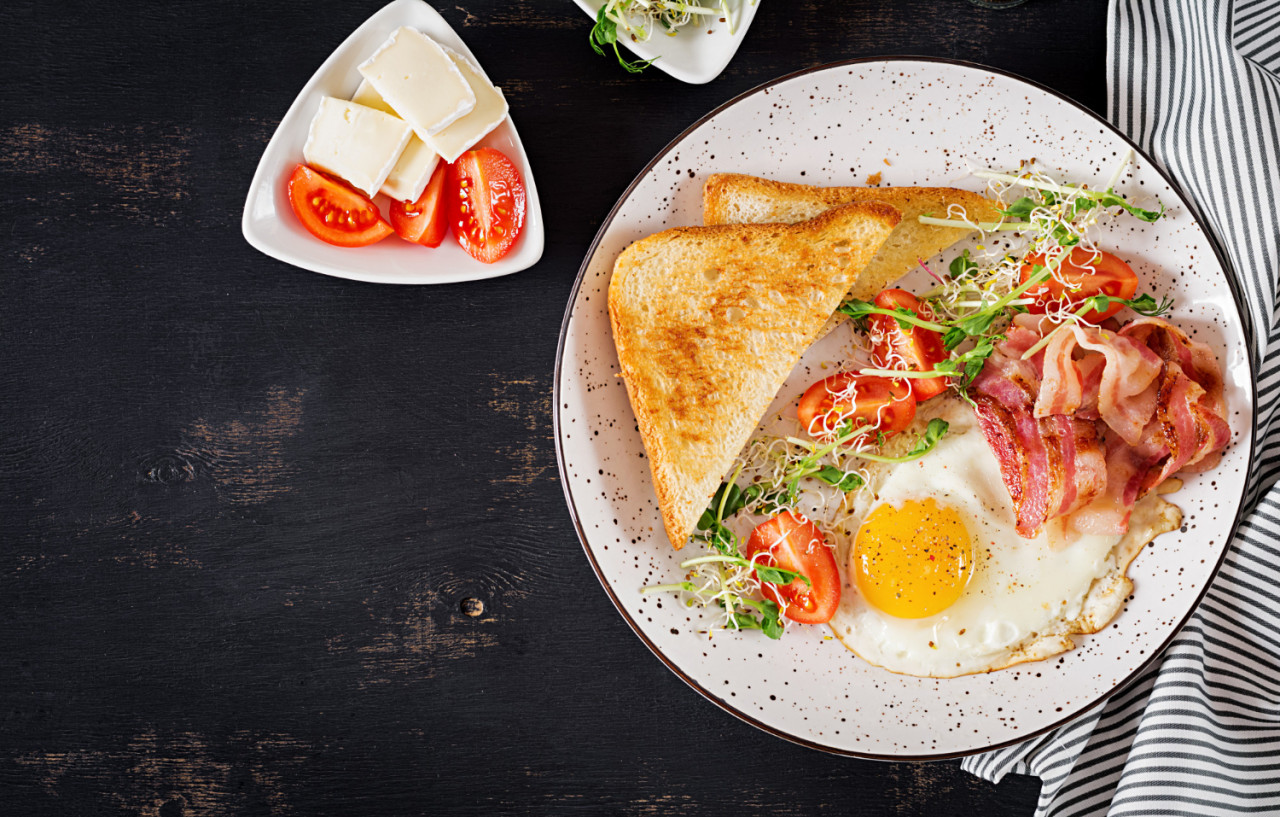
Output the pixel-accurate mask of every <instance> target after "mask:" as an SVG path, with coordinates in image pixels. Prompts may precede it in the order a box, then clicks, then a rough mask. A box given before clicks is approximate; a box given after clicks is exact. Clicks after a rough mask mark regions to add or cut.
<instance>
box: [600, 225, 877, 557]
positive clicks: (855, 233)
mask: <svg viewBox="0 0 1280 817" xmlns="http://www.w3.org/2000/svg"><path fill="white" fill-rule="evenodd" d="M899 219H900V216H899V214H898V211H897V210H895V209H894V208H892V207H890V206H889V205H887V204H882V203H878V202H873V203H857V204H850V205H846V206H842V207H837V208H835V209H831V210H828V211H827V212H825V213H823V214H822V215H820V216H818V217H817V218H814V219H811V220H809V221H805V222H801V223H799V224H750V225H721V226H708V227H685V228H678V229H674V230H666V231H664V232H661V233H657V234H656V235H652V236H649V237H648V238H644V239H641V240H639V241H637V242H635V243H634V244H632V245H631V246H630V247H628V248H627V249H626V250H625V251H623V253H622V255H620V256H619V257H618V260H617V262H616V263H615V264H614V270H613V279H612V281H611V282H610V285H609V320H610V323H611V325H612V327H613V339H614V344H615V345H616V346H617V349H618V360H619V362H620V363H621V366H622V376H623V379H624V380H625V381H626V387H627V394H628V396H629V397H630V398H631V406H632V408H633V409H634V410H635V415H636V420H637V423H638V425H639V428H640V435H641V437H642V438H643V440H644V446H645V450H646V451H647V452H648V455H649V464H650V467H651V468H652V470H653V484H654V490H655V492H656V493H657V495H658V504H659V507H660V509H661V511H662V520H663V524H664V525H665V527H666V531H667V536H668V537H669V538H670V540H671V544H672V545H674V546H675V547H677V548H679V547H682V546H683V545H684V543H685V541H686V540H687V539H688V538H689V535H690V534H691V533H692V532H693V530H694V528H695V526H696V524H697V521H698V517H699V516H701V515H702V512H703V510H705V509H706V507H707V503H708V501H709V500H710V499H711V496H712V495H713V494H714V493H715V490H716V488H717V487H719V485H720V481H721V479H722V478H723V477H724V475H725V473H726V472H727V471H728V470H729V468H730V466H731V465H732V464H733V461H734V459H735V458H736V457H737V456H738V454H739V452H740V451H741V450H742V448H743V447H744V446H745V445H746V444H747V442H748V441H749V440H750V437H751V434H752V432H753V431H754V430H755V428H756V425H757V424H758V423H759V422H760V419H761V417H763V416H764V413H765V411H766V410H767V409H768V407H769V404H770V403H771V402H772V401H773V399H774V397H776V396H777V394H778V390H779V389H780V388H781V387H782V384H783V382H784V381H785V380H786V378H787V375H788V374H790V373H791V370H792V368H794V367H795V365H796V362H797V361H798V360H799V359H800V356H801V355H802V354H803V353H804V351H805V350H806V349H807V348H808V347H809V346H810V344H811V343H812V342H813V341H814V339H815V338H816V337H818V335H819V333H820V332H821V330H822V328H823V325H824V324H825V323H826V321H827V319H828V318H829V317H830V316H831V314H832V312H834V311H835V308H836V307H837V306H839V304H840V301H841V299H842V298H843V297H844V295H845V293H846V292H848V291H849V288H850V287H851V286H852V285H853V284H854V283H855V281H856V280H857V278H858V275H859V274H860V273H861V271H862V270H863V268H864V267H865V266H866V265H867V263H868V262H869V261H870V260H871V258H872V257H873V256H874V255H875V253H876V251H877V250H878V249H879V248H880V246H881V244H883V243H884V241H885V239H886V238H887V237H888V236H889V234H890V233H891V232H892V231H893V228H894V227H895V226H896V225H897V224H898V221H899Z"/></svg>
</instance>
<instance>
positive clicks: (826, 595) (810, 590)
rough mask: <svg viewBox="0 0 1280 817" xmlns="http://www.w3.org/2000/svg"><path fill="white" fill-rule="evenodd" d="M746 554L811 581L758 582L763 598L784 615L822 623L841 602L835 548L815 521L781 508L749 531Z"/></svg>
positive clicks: (794, 619) (758, 561) (808, 621)
mask: <svg viewBox="0 0 1280 817" xmlns="http://www.w3.org/2000/svg"><path fill="white" fill-rule="evenodd" d="M747 558H748V559H752V560H754V561H755V562H757V563H758V564H767V565H772V566H773V567H780V568H782V569H783V570H791V571H794V572H796V573H799V574H800V575H802V576H804V577H805V578H807V579H808V580H809V581H810V582H811V584H805V583H804V581H803V580H802V579H795V580H794V581H792V582H791V583H790V584H785V585H782V586H781V587H779V586H778V585H776V584H773V583H771V582H761V584H760V589H761V590H762V592H763V593H764V596H765V598H767V599H769V600H770V601H773V602H776V603H777V605H778V606H779V607H781V608H782V610H783V615H785V616H786V617H787V618H789V619H791V620H792V621H798V622H799V623H801V624H824V623H826V622H828V621H830V620H831V617H832V616H834V615H835V613H836V608H837V607H839V606H840V571H839V569H838V568H837V567H836V555H835V552H834V551H833V550H832V549H831V548H830V547H827V543H826V539H825V538H824V537H823V535H822V531H820V530H818V526H817V525H815V524H813V523H812V522H810V521H809V520H807V519H805V518H804V517H803V516H799V515H798V514H794V513H792V512H791V511H783V512H782V513H780V514H778V515H777V516H775V517H773V518H772V519H769V520H766V521H764V522H761V523H760V524H759V525H758V526H757V527H756V529H755V530H754V531H752V532H751V538H750V540H748V541H747Z"/></svg>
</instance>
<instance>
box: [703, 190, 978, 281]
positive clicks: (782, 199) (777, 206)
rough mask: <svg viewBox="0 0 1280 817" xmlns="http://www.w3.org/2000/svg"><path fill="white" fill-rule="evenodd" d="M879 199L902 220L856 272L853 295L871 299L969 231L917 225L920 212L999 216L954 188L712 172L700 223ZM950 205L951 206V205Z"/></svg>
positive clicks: (792, 217) (779, 218)
mask: <svg viewBox="0 0 1280 817" xmlns="http://www.w3.org/2000/svg"><path fill="white" fill-rule="evenodd" d="M858 201H882V202H884V203H886V204H888V205H889V206H891V207H893V208H894V209H896V210H898V211H899V212H900V213H902V221H901V223H899V224H898V227H897V229H895V230H894V231H893V234H892V235H890V236H889V239H888V241H886V242H885V243H884V246H882V247H881V248H880V251H879V252H877V253H876V256H875V258H873V259H872V260H871V263H870V264H868V265H867V268H866V270H864V271H863V273H862V275H860V276H859V277H858V280H857V283H856V284H854V287H853V290H852V291H851V292H850V293H849V294H850V296H851V297H854V298H861V299H863V300H870V299H872V298H874V297H875V296H876V294H877V293H879V292H880V290H882V289H884V288H885V287H887V286H889V285H890V284H892V283H893V282H895V281H897V280H898V279H899V278H901V277H902V276H903V275H906V274H907V273H908V272H910V271H911V270H912V269H914V268H915V267H916V265H917V264H919V263H920V261H922V260H927V259H929V258H932V257H933V256H935V255H937V254H938V253H940V252H942V251H943V250H945V249H946V248H947V247H950V246H951V245H952V244H954V243H956V242H957V241H959V240H960V239H962V238H964V237H965V236H969V235H973V232H972V231H971V230H968V229H964V228H956V227H938V226H934V225H929V224H921V223H920V222H919V221H918V218H919V217H920V216H924V215H932V216H937V217H939V218H946V217H948V212H949V211H952V212H953V213H955V214H957V215H958V214H960V213H963V214H964V215H965V216H966V217H967V218H968V219H969V220H971V221H998V220H999V219H1000V213H999V212H998V211H997V210H996V209H995V207H996V205H995V202H993V201H991V200H990V199H987V198H985V197H983V196H980V195H978V194H977V193H973V192H970V191H968V190H958V189H956V188H953V187H812V186H810V185H805V184H789V183H787V182H777V181H773V180H772V179H762V178H759V177H756V176H745V175H742V174H738V173H716V174H713V175H712V176H710V177H708V179H707V182H706V184H705V185H703V188H702V221H703V223H704V224H757V223H769V222H787V223H790V222H794V221H804V220H805V219H810V218H813V217H814V216H816V215H818V214H819V213H822V212H824V211H826V210H829V209H830V208H832V207H838V206H840V205H842V204H849V203H851V202H858ZM953 208H955V209H954V210H953Z"/></svg>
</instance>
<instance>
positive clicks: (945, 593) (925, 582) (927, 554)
mask: <svg viewBox="0 0 1280 817" xmlns="http://www.w3.org/2000/svg"><path fill="white" fill-rule="evenodd" d="M849 569H850V572H852V573H853V576H854V580H855V581H856V582H857V585H858V592H860V593H861V594H862V597H863V598H864V599H866V601H867V603H868V604H871V605H872V606H874V607H876V608H877V609H879V610H882V611H884V612H885V613H888V614H889V615H891V616H896V617H898V618H924V617H925V616H931V615H933V614H935V613H939V612H941V611H943V610H945V609H947V608H948V607H950V606H951V605H952V604H954V603H955V601H956V599H958V598H960V594H961V593H963V592H964V587H965V585H966V584H968V582H969V577H970V576H971V575H972V574H973V542H972V539H971V538H970V536H969V531H968V529H967V528H965V525H964V520H963V519H962V518H961V517H960V514H959V513H958V512H957V511H956V509H955V508H952V507H950V506H947V505H939V504H938V503H937V502H935V501H934V500H932V499H926V500H924V501H923V502H917V501H915V500H910V499H909V500H907V501H905V502H903V503H902V504H901V505H900V506H899V507H896V508H895V507H893V506H892V505H887V504H886V505H881V506H879V507H878V508H876V509H875V510H873V511H872V512H871V513H870V514H869V515H868V516H867V518H866V521H864V522H863V523H862V527H861V528H859V529H858V536H857V539H856V540H855V542H854V545H853V550H852V552H851V553H850V556H849Z"/></svg>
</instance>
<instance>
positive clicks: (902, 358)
mask: <svg viewBox="0 0 1280 817" xmlns="http://www.w3.org/2000/svg"><path fill="white" fill-rule="evenodd" d="M875 304H876V306H878V307H880V308H881V309H898V308H905V309H909V310H911V311H912V312H913V313H915V314H916V315H919V314H920V309H921V307H920V300H919V299H918V298H916V296H914V295H912V294H911V293H910V292H907V291H906V290H905V289H886V290H885V291H883V292H881V293H880V294H879V295H877V296H876V300H875ZM868 325H869V327H870V330H871V338H872V344H871V356H872V359H873V360H874V361H875V363H876V365H877V366H879V367H880V368H881V369H893V370H896V371H908V372H931V371H933V367H934V366H935V365H937V364H938V363H940V362H941V361H943V360H946V359H947V350H946V349H945V348H943V346H942V335H939V334H938V333H937V332H935V331H933V330H932V329H924V328H922V327H919V326H913V327H911V328H910V329H903V328H902V327H901V326H899V325H898V321H897V320H895V319H894V318H892V317H890V316H888V315H871V316H870V317H869V318H868ZM946 390H947V378H945V377H920V378H912V380H911V393H912V394H913V395H915V398H916V400H921V401H922V400H928V399H929V398H930V397H936V396H937V395H939V394H942V393H943V392H944V391H946Z"/></svg>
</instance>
